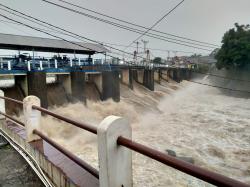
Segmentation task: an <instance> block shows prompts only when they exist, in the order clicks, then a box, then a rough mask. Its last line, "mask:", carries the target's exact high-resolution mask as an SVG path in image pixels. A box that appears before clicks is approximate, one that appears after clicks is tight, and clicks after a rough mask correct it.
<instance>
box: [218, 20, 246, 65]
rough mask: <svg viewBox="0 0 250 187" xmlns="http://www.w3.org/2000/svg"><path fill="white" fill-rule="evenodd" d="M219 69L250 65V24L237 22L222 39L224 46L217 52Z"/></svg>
mask: <svg viewBox="0 0 250 187" xmlns="http://www.w3.org/2000/svg"><path fill="white" fill-rule="evenodd" d="M215 58H216V59H217V63H216V66H217V68H218V69H222V68H226V69H242V68H244V67H246V66H248V65H250V25H239V24H237V23H236V24H235V28H232V29H230V30H229V31H227V32H226V33H225V34H224V36H223V39H222V47H221V49H220V50H219V51H218V52H217V54H216V56H215Z"/></svg>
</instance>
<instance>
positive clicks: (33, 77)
mask: <svg viewBox="0 0 250 187" xmlns="http://www.w3.org/2000/svg"><path fill="white" fill-rule="evenodd" d="M27 82H28V95H34V96H37V97H39V98H40V100H41V106H42V107H44V108H48V100H47V84H46V73H45V72H28V73H27Z"/></svg>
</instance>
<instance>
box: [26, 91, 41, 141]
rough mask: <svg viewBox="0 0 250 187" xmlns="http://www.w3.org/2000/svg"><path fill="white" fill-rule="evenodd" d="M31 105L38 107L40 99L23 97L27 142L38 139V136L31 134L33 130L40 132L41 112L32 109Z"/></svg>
mask: <svg viewBox="0 0 250 187" xmlns="http://www.w3.org/2000/svg"><path fill="white" fill-rule="evenodd" d="M32 105H36V106H40V105H41V103H40V99H39V98H38V97H36V96H28V97H25V98H24V100H23V113H24V123H25V130H26V141H27V142H31V141H34V140H39V139H40V137H39V136H37V135H35V134H33V130H35V129H36V130H41V112H40V111H38V110H34V109H32Z"/></svg>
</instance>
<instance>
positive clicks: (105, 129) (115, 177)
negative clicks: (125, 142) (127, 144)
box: [97, 116, 132, 187]
mask: <svg viewBox="0 0 250 187" xmlns="http://www.w3.org/2000/svg"><path fill="white" fill-rule="evenodd" d="M97 136H98V157H99V166H100V170H99V184H100V187H117V186H123V187H132V153H131V150H129V149H126V148H124V147H123V146H117V139H118V137H119V136H124V137H127V138H129V139H131V136H132V130H131V127H130V125H129V123H128V120H126V119H125V118H121V117H117V116H108V117H106V118H105V119H104V120H103V121H102V122H101V124H100V125H99V126H98V128H97Z"/></svg>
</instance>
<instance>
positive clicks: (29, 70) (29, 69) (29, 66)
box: [28, 60, 31, 71]
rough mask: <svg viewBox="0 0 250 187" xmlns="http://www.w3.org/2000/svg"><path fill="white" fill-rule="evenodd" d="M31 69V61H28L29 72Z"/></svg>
mask: <svg viewBox="0 0 250 187" xmlns="http://www.w3.org/2000/svg"><path fill="white" fill-rule="evenodd" d="M30 70H31V68H30V60H29V61H28V71H30Z"/></svg>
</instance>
